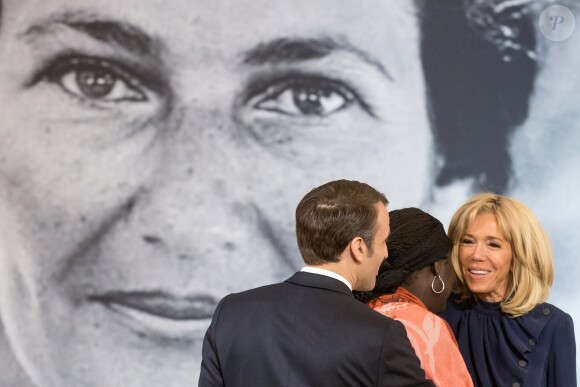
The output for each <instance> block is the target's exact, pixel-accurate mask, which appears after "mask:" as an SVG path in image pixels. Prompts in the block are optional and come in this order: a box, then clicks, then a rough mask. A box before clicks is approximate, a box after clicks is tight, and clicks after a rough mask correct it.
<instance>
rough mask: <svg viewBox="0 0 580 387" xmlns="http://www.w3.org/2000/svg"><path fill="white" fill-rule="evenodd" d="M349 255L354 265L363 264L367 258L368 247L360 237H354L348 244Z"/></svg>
mask: <svg viewBox="0 0 580 387" xmlns="http://www.w3.org/2000/svg"><path fill="white" fill-rule="evenodd" d="M348 248H349V250H350V255H351V257H352V259H353V260H354V261H355V262H356V263H359V264H360V263H363V261H364V259H365V258H366V257H367V256H368V247H367V244H366V243H365V241H364V240H363V239H362V238H361V237H358V236H357V237H354V238H353V239H352V240H351V241H350V243H349V244H348Z"/></svg>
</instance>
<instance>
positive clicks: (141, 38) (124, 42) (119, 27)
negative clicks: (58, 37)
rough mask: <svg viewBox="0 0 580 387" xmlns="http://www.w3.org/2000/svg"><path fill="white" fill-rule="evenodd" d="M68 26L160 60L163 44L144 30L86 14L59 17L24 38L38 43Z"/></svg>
mask: <svg viewBox="0 0 580 387" xmlns="http://www.w3.org/2000/svg"><path fill="white" fill-rule="evenodd" d="M58 26H65V27H67V28H70V29H72V30H75V31H77V32H81V33H83V34H85V35H87V36H89V37H91V38H93V39H95V40H98V41H100V42H103V43H109V44H115V45H117V46H119V47H121V48H123V49H124V50H126V51H128V52H131V53H133V54H135V55H139V56H142V57H145V58H150V59H159V58H160V57H161V55H162V54H161V53H162V51H163V48H164V47H163V43H162V42H160V41H159V40H157V39H155V38H153V37H152V36H151V35H149V34H148V33H147V32H145V31H143V30H142V29H141V28H139V27H137V26H135V25H133V24H131V23H129V22H125V21H119V20H112V19H109V18H107V17H104V16H101V15H95V14H93V13H87V12H84V11H75V12H71V11H66V12H61V13H56V14H53V15H51V16H50V17H48V18H45V19H42V20H40V21H39V22H38V23H35V24H33V25H32V26H30V27H29V28H27V29H26V30H25V31H24V32H23V33H22V34H21V37H23V38H25V39H35V38H36V37H38V36H41V35H49V34H52V33H54V32H55V28H57V27H58Z"/></svg>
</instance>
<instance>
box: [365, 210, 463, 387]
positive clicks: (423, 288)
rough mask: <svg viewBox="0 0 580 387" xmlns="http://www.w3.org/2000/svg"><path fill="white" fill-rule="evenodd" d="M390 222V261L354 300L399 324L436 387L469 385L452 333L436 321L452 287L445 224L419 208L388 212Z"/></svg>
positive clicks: (441, 322)
mask: <svg viewBox="0 0 580 387" xmlns="http://www.w3.org/2000/svg"><path fill="white" fill-rule="evenodd" d="M390 222H391V235H390V236H389V239H388V241H387V246H388V248H389V257H388V259H387V260H386V261H384V262H383V264H382V265H381V268H380V270H379V275H378V276H377V281H376V285H375V288H374V289H373V290H372V291H370V292H361V293H357V294H355V296H356V297H357V298H358V299H359V300H360V301H362V302H365V303H368V305H369V306H370V307H372V308H373V309H375V310H376V311H377V312H379V313H382V314H384V315H386V316H388V317H391V318H393V319H395V320H398V321H400V322H401V323H403V325H404V326H405V328H406V330H407V336H408V337H409V340H410V341H411V344H412V345H413V348H414V349H415V353H416V354H417V356H418V357H419V359H420V360H421V367H423V369H424V370H425V374H426V376H427V378H429V379H431V380H433V382H434V383H435V384H436V385H437V386H473V384H472V382H471V378H470V376H469V374H468V372H467V369H466V367H465V363H464V362H463V359H462V358H461V354H460V353H459V349H458V347H457V342H456V341H455V338H454V336H453V334H452V333H451V329H450V328H449V326H448V325H447V323H446V322H445V321H444V320H443V319H441V318H440V317H439V316H437V314H438V313H441V312H442V311H443V310H444V309H445V305H446V302H447V299H448V297H449V295H450V294H451V289H452V288H453V286H454V284H455V274H454V273H453V268H452V266H451V263H450V262H449V259H448V255H449V252H450V250H451V242H450V241H449V238H448V237H447V235H446V234H445V229H444V228H443V225H442V224H441V222H440V221H439V220H437V219H436V218H434V217H432V216H431V215H429V214H427V213H426V212H423V211H421V210H419V209H418V208H405V209H401V210H394V211H391V212H390Z"/></svg>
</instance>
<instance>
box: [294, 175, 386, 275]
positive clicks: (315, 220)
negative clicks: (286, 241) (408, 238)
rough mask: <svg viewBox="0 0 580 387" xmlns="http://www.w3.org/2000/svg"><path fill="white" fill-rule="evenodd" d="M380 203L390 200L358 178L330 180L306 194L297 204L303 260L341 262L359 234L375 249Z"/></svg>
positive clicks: (311, 263)
mask: <svg viewBox="0 0 580 387" xmlns="http://www.w3.org/2000/svg"><path fill="white" fill-rule="evenodd" d="M377 203H383V204H384V205H385V206H386V205H387V204H388V203H389V202H388V200H387V198H386V197H385V195H383V194H382V193H380V192H378V191H377V190H376V189H374V188H373V187H371V186H370V185H368V184H365V183H360V182H358V181H349V180H337V181H331V182H329V183H326V184H324V185H321V186H320V187H318V188H315V189H313V190H312V191H310V192H309V193H308V194H306V196H304V198H303V199H302V200H301V201H300V203H299V204H298V207H297V208H296V236H297V238H298V248H299V249H300V253H301V254H302V258H303V259H304V262H306V264H308V265H320V264H323V263H327V262H338V261H339V260H340V254H341V253H342V252H343V251H344V249H345V248H346V246H347V245H348V244H349V243H350V241H352V240H353V239H354V238H355V237H357V236H360V237H361V238H362V239H363V240H364V242H365V243H366V245H367V246H368V247H369V249H372V248H373V238H374V233H375V225H376V221H377V216H378V212H377V208H376V207H375V206H376V205H377Z"/></svg>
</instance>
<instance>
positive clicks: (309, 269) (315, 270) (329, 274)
mask: <svg viewBox="0 0 580 387" xmlns="http://www.w3.org/2000/svg"><path fill="white" fill-rule="evenodd" d="M300 271H305V272H307V273H313V274H320V275H325V276H327V277H331V278H334V279H337V280H339V281H340V282H342V283H343V284H345V285H346V286H348V288H349V289H350V291H351V292H352V285H351V284H350V282H348V280H347V279H346V278H344V277H343V276H341V275H340V274H336V273H335V272H333V271H330V270H326V269H321V268H319V267H312V266H304V267H303V268H302V269H301V270H300Z"/></svg>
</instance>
